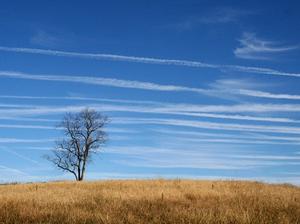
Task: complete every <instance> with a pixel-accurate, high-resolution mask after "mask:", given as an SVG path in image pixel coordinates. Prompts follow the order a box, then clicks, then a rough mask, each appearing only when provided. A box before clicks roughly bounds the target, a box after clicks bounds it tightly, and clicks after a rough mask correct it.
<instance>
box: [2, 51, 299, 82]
mask: <svg viewBox="0 0 300 224" xmlns="http://www.w3.org/2000/svg"><path fill="white" fill-rule="evenodd" d="M0 51H7V52H18V53H30V54H41V55H49V56H59V57H74V58H86V59H94V60H112V61H127V62H136V63H146V64H161V65H176V66H186V67H196V68H211V69H218V70H220V71H224V70H233V71H239V72H246V73H253V74H267V75H278V76H290V77H300V73H291V72H283V71H279V70H275V69H271V68H264V67H247V66H240V65H220V64H210V63H204V62H199V61H188V60H174V59H159V58H148V57H136V56H125V55H115V54H92V53H78V52H68V51H55V50H44V49H35V48H16V47H15V48H13V47H4V46H0Z"/></svg>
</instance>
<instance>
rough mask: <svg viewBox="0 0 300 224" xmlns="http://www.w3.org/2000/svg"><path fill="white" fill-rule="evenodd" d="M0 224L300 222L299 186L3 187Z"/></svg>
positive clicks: (126, 183) (128, 183)
mask: <svg viewBox="0 0 300 224" xmlns="http://www.w3.org/2000/svg"><path fill="white" fill-rule="evenodd" d="M0 223H58V224H61V223H80V224H84V223H110V224H118V223H134V224H139V223H147V224H152V223H170V224H171V223H172V224H176V223H207V224H208V223H249V224H250V223H251V224H254V223H259V224H262V223H268V224H275V223H300V188H298V187H294V186H289V185H269V184H263V183H257V182H243V181H193V180H138V181H137V180H120V181H98V182H82V183H75V182H53V183H38V184H16V185H1V186H0Z"/></svg>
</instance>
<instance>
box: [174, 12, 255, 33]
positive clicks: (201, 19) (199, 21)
mask: <svg viewBox="0 0 300 224" xmlns="http://www.w3.org/2000/svg"><path fill="white" fill-rule="evenodd" d="M251 14H254V12H250V11H247V10H242V9H238V8H232V7H216V8H213V9H210V10H208V11H205V12H202V13H201V14H200V15H199V14H198V15H195V16H191V17H189V18H187V19H186V20H183V21H181V22H178V23H174V24H171V25H169V26H168V27H171V28H175V29H177V30H180V31H185V30H190V29H193V28H197V27H198V26H201V25H216V24H227V23H234V22H239V21H240V20H241V19H242V17H245V16H248V15H251Z"/></svg>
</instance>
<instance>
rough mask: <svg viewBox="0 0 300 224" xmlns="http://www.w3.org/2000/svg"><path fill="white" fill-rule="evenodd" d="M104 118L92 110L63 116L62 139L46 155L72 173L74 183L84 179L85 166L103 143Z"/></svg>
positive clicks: (105, 120) (104, 135)
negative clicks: (74, 179)
mask: <svg viewBox="0 0 300 224" xmlns="http://www.w3.org/2000/svg"><path fill="white" fill-rule="evenodd" d="M107 123H108V118H107V117H106V116H103V115H102V114H101V113H99V112H96V111H95V110H92V109H88V108H87V109H84V110H83V111H81V112H79V113H67V114H66V115H65V116H64V118H63V120H62V122H61V123H60V124H59V127H60V128H62V129H63V133H64V137H63V138H62V139H61V140H59V141H57V142H56V148H55V150H53V152H52V155H48V156H46V158H47V159H48V160H49V161H51V162H52V163H53V164H54V165H55V166H56V167H57V168H59V169H61V170H63V171H65V172H70V173H72V174H73V175H74V176H75V178H76V180H77V181H81V180H83V178H84V175H85V171H86V166H87V163H88V162H90V161H91V156H92V154H94V153H99V152H100V149H101V147H102V146H103V144H104V143H105V142H106V139H107V135H106V132H105V131H104V127H105V126H106V124H107Z"/></svg>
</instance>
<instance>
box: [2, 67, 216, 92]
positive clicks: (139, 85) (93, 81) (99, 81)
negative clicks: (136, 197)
mask: <svg viewBox="0 0 300 224" xmlns="http://www.w3.org/2000/svg"><path fill="white" fill-rule="evenodd" d="M1 76H2V77H8V78H18V79H30V80H44V81H60V82H75V83H83V84H89V85H100V86H111V87H119V88H131V89H142V90H152V91H169V92H170V91H181V92H183V91H184V92H196V93H202V94H208V93H209V92H210V91H209V90H206V89H199V88H191V87H184V86H173V85H160V84H155V83H151V82H139V81H130V80H122V79H111V78H100V77H91V76H65V75H32V74H28V73H21V72H11V71H0V77H1Z"/></svg>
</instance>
